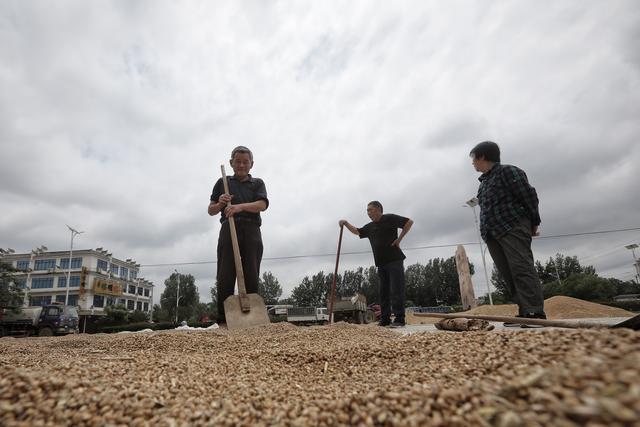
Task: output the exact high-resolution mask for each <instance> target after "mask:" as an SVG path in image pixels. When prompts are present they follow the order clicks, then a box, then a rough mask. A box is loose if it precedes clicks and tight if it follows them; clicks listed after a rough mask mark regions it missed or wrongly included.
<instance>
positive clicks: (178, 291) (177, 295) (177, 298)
mask: <svg viewBox="0 0 640 427" xmlns="http://www.w3.org/2000/svg"><path fill="white" fill-rule="evenodd" d="M173 271H175V272H176V275H177V277H178V286H177V293H176V325H177V324H178V302H179V301H180V273H178V270H176V269H174V270H173Z"/></svg>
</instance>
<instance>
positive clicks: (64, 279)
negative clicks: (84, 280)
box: [58, 276, 80, 288]
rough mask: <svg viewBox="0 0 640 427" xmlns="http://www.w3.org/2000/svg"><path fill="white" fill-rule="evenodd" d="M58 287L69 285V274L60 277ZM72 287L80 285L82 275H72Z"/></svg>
mask: <svg viewBox="0 0 640 427" xmlns="http://www.w3.org/2000/svg"><path fill="white" fill-rule="evenodd" d="M58 287H59V288H66V287H67V276H61V277H58ZM71 287H72V288H78V287H80V276H71Z"/></svg>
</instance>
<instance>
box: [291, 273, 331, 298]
mask: <svg viewBox="0 0 640 427" xmlns="http://www.w3.org/2000/svg"><path fill="white" fill-rule="evenodd" d="M326 278H327V276H325V274H324V272H322V271H321V272H319V273H317V274H314V275H313V276H312V277H311V279H309V277H308V276H305V277H304V279H302V282H300V284H299V285H298V286H296V287H295V288H294V289H293V291H292V292H291V298H292V299H293V300H294V301H295V303H296V305H298V306H302V307H324V306H325V304H326V301H327V295H328V293H329V288H328V287H327V284H326Z"/></svg>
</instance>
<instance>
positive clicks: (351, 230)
mask: <svg viewBox="0 0 640 427" xmlns="http://www.w3.org/2000/svg"><path fill="white" fill-rule="evenodd" d="M343 224H344V226H345V227H347V230H349V231H350V232H352V233H353V234H355V235H356V236H359V235H360V232H359V231H358V229H357V228H356V227H354V226H353V225H351V224H349V222H347V221H344V223H343Z"/></svg>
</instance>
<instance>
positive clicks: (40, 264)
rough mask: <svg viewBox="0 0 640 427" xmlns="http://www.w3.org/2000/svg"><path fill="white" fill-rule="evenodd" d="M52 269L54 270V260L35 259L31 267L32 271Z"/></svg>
mask: <svg viewBox="0 0 640 427" xmlns="http://www.w3.org/2000/svg"><path fill="white" fill-rule="evenodd" d="M54 268H56V260H55V259H37V260H36V265H35V266H34V267H33V269H34V270H53V269H54Z"/></svg>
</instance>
